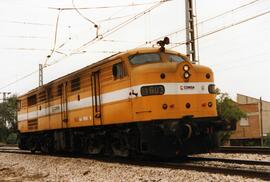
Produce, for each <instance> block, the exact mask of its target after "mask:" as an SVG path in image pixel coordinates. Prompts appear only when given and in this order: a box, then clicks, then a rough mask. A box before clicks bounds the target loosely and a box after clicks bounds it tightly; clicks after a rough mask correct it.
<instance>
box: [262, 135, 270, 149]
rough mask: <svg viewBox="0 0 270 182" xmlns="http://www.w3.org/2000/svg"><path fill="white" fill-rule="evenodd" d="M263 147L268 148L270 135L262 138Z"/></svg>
mask: <svg viewBox="0 0 270 182" xmlns="http://www.w3.org/2000/svg"><path fill="white" fill-rule="evenodd" d="M263 145H264V146H266V147H270V133H268V134H267V135H266V136H265V137H264V138H263Z"/></svg>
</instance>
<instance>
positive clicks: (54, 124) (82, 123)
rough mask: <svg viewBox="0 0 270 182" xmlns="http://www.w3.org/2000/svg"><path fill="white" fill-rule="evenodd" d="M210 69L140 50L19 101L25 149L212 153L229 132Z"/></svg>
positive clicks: (166, 54) (181, 57)
mask: <svg viewBox="0 0 270 182" xmlns="http://www.w3.org/2000/svg"><path fill="white" fill-rule="evenodd" d="M214 90H215V88H214V82H213V72H212V71H211V69H209V68H207V67H204V66H201V65H195V64H192V63H191V62H190V61H189V60H188V58H187V57H186V56H184V55H182V54H180V53H177V52H174V51H170V50H167V49H166V50H161V49H158V48H141V49H134V50H130V51H126V52H123V53H119V54H116V55H113V56H111V57H108V58H106V59H104V60H101V61H99V62H97V63H94V64H92V65H90V66H87V67H85V68H83V69H81V70H78V71H76V72H73V73H71V74H69V75H66V76H64V77H62V78H59V79H56V80H54V81H52V82H50V83H48V84H46V85H43V86H42V87H38V88H36V89H34V90H32V91H30V92H28V93H27V94H25V95H22V96H20V97H19V103H18V105H19V108H18V130H19V136H20V138H19V139H20V140H19V146H20V148H21V149H29V150H31V151H36V150H41V151H43V152H49V153H52V152H60V151H61V152H63V151H79V152H84V153H90V154H100V153H102V154H109V155H117V156H128V155H136V154H150V155H156V156H164V157H172V156H175V155H187V154H190V153H201V152H207V151H209V150H211V149H213V148H214V147H216V146H217V142H216V133H217V132H218V131H220V130H223V129H224V124H225V123H224V122H223V121H221V120H220V119H219V118H218V117H217V112H216V101H215V94H214Z"/></svg>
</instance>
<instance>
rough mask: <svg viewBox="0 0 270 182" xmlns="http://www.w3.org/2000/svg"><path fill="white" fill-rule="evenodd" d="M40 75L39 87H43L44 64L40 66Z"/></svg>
mask: <svg viewBox="0 0 270 182" xmlns="http://www.w3.org/2000/svg"><path fill="white" fill-rule="evenodd" d="M38 75H39V82H38V85H39V86H42V85H43V65H42V64H39V72H38Z"/></svg>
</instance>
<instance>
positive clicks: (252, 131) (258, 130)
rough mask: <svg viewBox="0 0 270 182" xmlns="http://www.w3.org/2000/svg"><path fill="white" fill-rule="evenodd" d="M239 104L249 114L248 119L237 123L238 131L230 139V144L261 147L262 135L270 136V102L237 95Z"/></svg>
mask: <svg viewBox="0 0 270 182" xmlns="http://www.w3.org/2000/svg"><path fill="white" fill-rule="evenodd" d="M237 103H238V104H239V107H240V109H241V110H243V111H244V112H246V113H247V118H242V119H241V120H240V121H239V122H238V123H237V126H236V130H235V131H234V132H233V134H232V135H231V137H230V144H231V145H261V138H262V135H263V136H266V135H267V134H270V102H268V101H264V100H262V101H260V99H257V98H253V97H249V96H246V95H242V94H237ZM261 105H262V110H261V107H260V106H261ZM261 123H262V125H261ZM262 131H263V132H262Z"/></svg>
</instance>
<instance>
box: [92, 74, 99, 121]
mask: <svg viewBox="0 0 270 182" xmlns="http://www.w3.org/2000/svg"><path fill="white" fill-rule="evenodd" d="M91 88H92V91H91V93H92V113H93V116H92V117H93V125H101V124H102V112H101V110H102V105H101V104H102V103H101V87H100V70H98V71H94V72H92V74H91Z"/></svg>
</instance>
